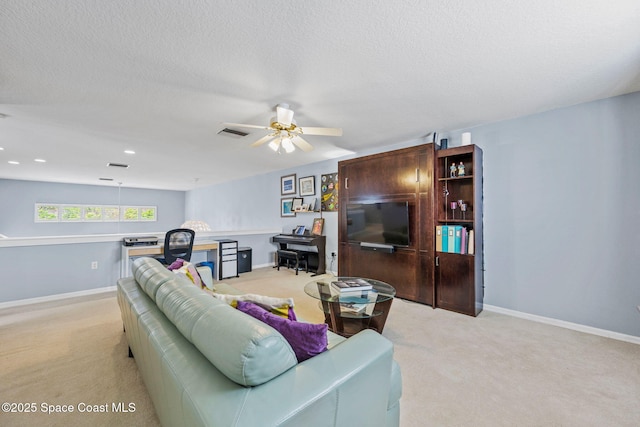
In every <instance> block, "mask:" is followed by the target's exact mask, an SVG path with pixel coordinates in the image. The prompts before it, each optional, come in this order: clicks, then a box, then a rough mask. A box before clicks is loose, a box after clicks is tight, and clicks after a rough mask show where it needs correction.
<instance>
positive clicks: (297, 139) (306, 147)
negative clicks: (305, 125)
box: [291, 135, 313, 152]
mask: <svg viewBox="0 0 640 427" xmlns="http://www.w3.org/2000/svg"><path fill="white" fill-rule="evenodd" d="M291 142H293V143H294V144H295V145H297V146H298V148H299V149H301V150H302V151H305V152H307V151H311V150H313V145H311V144H309V143H308V142H307V141H305V140H304V139H302V137H301V136H299V135H298V136H294V137H293V138H292V139H291Z"/></svg>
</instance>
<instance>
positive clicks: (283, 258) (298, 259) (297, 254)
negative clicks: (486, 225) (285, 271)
mask: <svg viewBox="0 0 640 427" xmlns="http://www.w3.org/2000/svg"><path fill="white" fill-rule="evenodd" d="M277 253H278V262H277V264H278V271H280V266H281V265H284V264H283V262H286V266H287V268H289V266H290V262H295V264H294V267H295V269H296V276H297V275H298V269H299V268H300V264H301V263H304V268H305V272H307V273H308V272H309V264H308V263H307V254H306V253H305V252H302V251H292V250H289V249H279V250H278V252H277Z"/></svg>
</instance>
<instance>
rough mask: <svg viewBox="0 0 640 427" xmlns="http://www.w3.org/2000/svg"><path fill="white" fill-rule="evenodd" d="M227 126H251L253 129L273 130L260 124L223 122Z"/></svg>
mask: <svg viewBox="0 0 640 427" xmlns="http://www.w3.org/2000/svg"><path fill="white" fill-rule="evenodd" d="M222 124H223V125H225V126H237V127H241V128H251V129H267V130H271V128H270V127H269V126H259V125H245V124H242V123H222Z"/></svg>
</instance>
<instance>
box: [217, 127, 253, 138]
mask: <svg viewBox="0 0 640 427" xmlns="http://www.w3.org/2000/svg"><path fill="white" fill-rule="evenodd" d="M218 135H223V136H228V137H230V138H243V137H245V136H247V135H249V134H248V133H247V132H243V131H241V130H237V129H231V128H224V129H222V130H221V131H220V132H218Z"/></svg>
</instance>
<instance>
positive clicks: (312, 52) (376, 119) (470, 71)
mask: <svg viewBox="0 0 640 427" xmlns="http://www.w3.org/2000/svg"><path fill="white" fill-rule="evenodd" d="M639 70H640V2H639V1H638V0H609V1H606V2H605V1H593V0H564V1H558V0H540V1H535V2H524V1H520V2H516V1H511V0H487V1H476V0H446V1H445V0H441V1H435V0H422V1H419V0H414V1H409V0H405V1H378V0H360V1H310V0H307V1H294V0H290V1H284V0H272V1H264V0H244V1H237V0H234V1H215V2H205V1H195V0H191V1H188V0H153V1H152V0H136V1H133V0H109V1H104V0H83V1H78V0H55V1H35V2H34V1H25V0H1V1H0V113H2V114H5V115H7V116H8V117H6V118H4V119H0V147H2V148H4V150H0V178H12V179H29V180H44V181H59V182H74V183H87V184H100V183H101V181H98V178H100V177H110V178H113V179H114V182H122V185H124V186H131V187H146V188H165V189H178V190H185V189H189V188H194V187H196V186H202V185H209V184H213V183H218V182H222V181H226V180H230V179H237V178H242V177H245V176H248V175H255V174H261V173H266V172H269V171H273V170H280V169H285V168H289V167H294V166H299V165H304V164H308V163H314V162H317V161H321V160H324V159H327V158H331V157H332V156H335V155H336V153H340V152H342V153H344V151H340V150H351V151H358V150H363V149H368V148H371V147H379V146H385V145H390V144H396V143H402V142H406V141H411V140H415V139H419V138H421V137H424V136H425V135H426V134H428V133H429V132H431V131H433V130H436V131H439V132H441V131H447V130H455V129H462V128H465V127H471V126H475V125H478V124H482V123H487V122H494V121H498V120H503V119H508V118H513V117H517V116H522V115H526V114H531V113H536V112H541V111H545V110H550V109H553V108H557V107H562V106H568V105H574V104H578V103H582V102H587V101H591V100H595V99H601V98H605V97H609V96H614V95H620V94H625V93H630V92H635V91H638V90H640V72H639ZM281 102H285V103H288V104H290V105H291V107H292V109H293V110H295V111H296V116H295V118H296V119H297V122H298V124H300V125H303V126H304V125H306V126H329V127H341V128H343V130H344V136H342V137H321V136H309V137H308V138H307V140H308V141H309V142H310V143H311V144H313V145H314V147H315V150H313V151H311V152H309V153H304V152H301V151H300V150H297V151H296V152H295V153H293V154H290V155H284V154H282V155H277V154H275V153H273V152H272V151H271V150H269V149H268V148H267V147H266V146H262V147H260V148H250V147H249V145H250V144H251V143H252V142H253V141H255V140H257V139H258V138H260V137H261V136H263V135H265V134H266V132H264V131H260V130H255V129H254V130H251V134H250V135H249V136H247V137H244V138H242V139H232V138H228V137H224V136H220V135H217V132H218V131H219V130H220V129H222V127H223V126H222V125H221V123H222V122H236V123H253V124H265V125H266V124H268V121H269V118H270V117H271V116H273V115H274V107H275V105H276V104H278V103H281ZM125 149H132V150H135V151H136V154H135V155H127V154H124V153H123V151H124V150H125ZM35 158H43V159H46V160H47V162H46V163H36V162H34V161H33V159H35ZM9 160H16V161H19V162H20V164H19V165H13V164H9V163H8V161H9ZM107 162H120V163H128V164H130V165H131V167H129V168H128V169H125V170H114V169H113V168H107V167H106V163H107ZM107 185H117V184H114V183H111V184H107Z"/></svg>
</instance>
